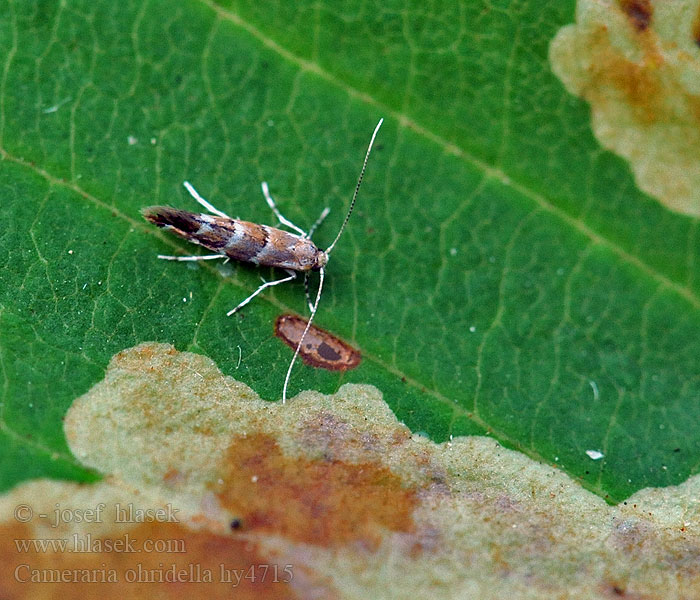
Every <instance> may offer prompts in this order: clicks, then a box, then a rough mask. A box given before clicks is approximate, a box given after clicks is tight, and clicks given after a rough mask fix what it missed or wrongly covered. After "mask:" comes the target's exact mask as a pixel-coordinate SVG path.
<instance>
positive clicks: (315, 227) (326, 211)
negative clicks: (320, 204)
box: [309, 206, 331, 238]
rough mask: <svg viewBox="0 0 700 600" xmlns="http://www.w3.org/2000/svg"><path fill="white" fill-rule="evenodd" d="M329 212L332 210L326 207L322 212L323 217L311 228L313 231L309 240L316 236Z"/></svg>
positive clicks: (310, 230)
mask: <svg viewBox="0 0 700 600" xmlns="http://www.w3.org/2000/svg"><path fill="white" fill-rule="evenodd" d="M329 212H331V209H330V208H328V207H327V206H326V208H324V209H323V211H322V212H321V216H319V218H318V219H316V222H315V223H314V224H313V225H312V226H311V229H309V238H310V237H311V236H312V235H313V234H314V231H316V230H317V229H318V226H319V225H320V224H321V223H323V221H324V219H325V218H326V217H327V216H328V213H329Z"/></svg>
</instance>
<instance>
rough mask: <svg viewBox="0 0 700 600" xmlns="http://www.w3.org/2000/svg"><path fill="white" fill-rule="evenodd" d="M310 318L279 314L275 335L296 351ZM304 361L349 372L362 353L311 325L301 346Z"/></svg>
mask: <svg viewBox="0 0 700 600" xmlns="http://www.w3.org/2000/svg"><path fill="white" fill-rule="evenodd" d="M307 323H308V321H307V320H306V319H302V318H301V317H297V316H294V315H280V316H279V317H277V320H276V321H275V335H276V336H277V337H278V338H279V339H281V340H282V341H283V342H284V343H285V344H287V346H289V347H290V348H291V349H292V350H296V348H297V346H298V345H299V340H300V339H301V336H302V335H303V334H304V330H305V329H306V325H307ZM299 356H301V359H302V360H303V361H304V363H305V364H307V365H310V366H312V367H318V368H320V369H327V370H329V371H347V370H349V369H354V368H355V367H357V366H358V365H359V364H360V361H361V360H362V356H361V355H360V352H359V350H355V348H353V347H352V346H350V345H349V344H346V343H345V342H344V341H343V340H341V339H339V338H337V337H335V336H334V335H333V334H331V333H329V332H327V331H324V330H323V329H321V328H320V327H316V326H315V325H311V327H309V330H308V331H307V332H306V335H305V336H304V343H303V344H302V345H301V347H300V348H299Z"/></svg>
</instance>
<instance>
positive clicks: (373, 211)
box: [0, 0, 700, 501]
mask: <svg viewBox="0 0 700 600" xmlns="http://www.w3.org/2000/svg"><path fill="white" fill-rule="evenodd" d="M0 8H1V9H2V14H3V15H6V16H5V18H4V19H3V20H2V22H1V23H0V56H3V57H4V59H3V61H2V70H1V71H0V73H1V78H0V153H1V156H2V159H3V160H2V162H1V163H0V198H1V201H0V222H1V223H2V228H1V229H0V267H2V268H1V270H0V324H1V329H0V378H1V380H0V383H1V387H0V390H1V391H2V402H3V404H2V415H1V418H0V423H1V425H0V434H1V435H3V436H4V438H5V442H6V444H5V445H4V446H3V447H5V448H7V450H6V451H5V452H4V453H3V460H2V463H1V465H0V469H1V470H0V478H1V480H2V484H3V486H4V487H9V486H11V485H13V484H14V483H16V482H17V481H20V480H22V479H25V478H28V477H36V476H40V475H44V476H53V477H69V478H77V479H81V478H89V477H92V475H91V474H89V473H87V472H86V471H84V470H82V469H81V468H80V467H79V466H78V465H77V464H76V463H75V461H74V459H73V458H72V457H71V456H70V454H69V452H68V450H67V447H66V444H65V440H64V438H63V433H62V428H61V416H62V415H63V414H64V413H65V411H66V409H67V408H68V406H69V405H70V404H71V402H72V400H73V399H74V398H75V397H77V396H78V395H80V394H82V393H84V392H85V391H87V390H88V389H89V388H90V387H91V386H92V385H93V384H94V383H95V382H96V381H98V380H99V379H100V378H101V376H102V373H103V372H104V369H105V367H106V365H107V362H108V361H109V359H110V357H111V356H112V355H113V354H115V353H116V352H118V351H119V350H121V349H123V348H126V347H130V346H133V345H135V344H137V343H139V342H142V341H146V340H153V341H160V342H168V343H173V344H175V346H176V347H177V348H178V349H181V350H193V351H196V352H201V353H203V354H206V355H207V356H209V357H211V358H212V359H213V360H214V361H215V362H216V363H217V364H218V365H219V366H220V367H221V368H222V370H223V371H224V372H225V373H226V374H229V375H232V376H233V377H235V378H238V379H240V380H242V381H244V382H245V383H247V384H249V385H250V386H251V387H253V388H254V389H255V390H256V391H257V392H258V393H259V394H260V395H261V396H262V397H263V398H266V399H269V400H274V399H278V398H279V397H280V395H281V387H282V381H283V378H284V373H285V371H286V368H287V365H288V361H289V359H290V357H291V352H290V351H289V349H288V348H287V347H286V346H285V345H284V344H282V343H281V342H280V341H279V340H278V339H276V338H275V337H274V335H273V324H274V321H275V318H276V317H277V316H278V315H280V314H281V313H284V312H290V311H291V312H297V313H300V314H304V310H305V302H304V293H303V285H302V284H301V283H300V282H299V283H295V284H293V285H288V286H281V287H278V288H276V289H274V290H268V291H266V292H265V293H264V295H263V296H262V297H260V298H258V299H256V301H254V302H253V303H251V304H250V305H249V306H247V307H246V308H245V310H244V311H243V312H242V313H241V314H240V315H236V316H234V317H232V318H227V317H226V316H225V313H226V312H227V310H229V309H230V308H232V307H233V306H235V305H236V304H238V302H239V301H240V300H241V299H242V298H244V297H245V296H246V295H248V294H249V293H250V292H251V291H252V290H254V289H255V287H257V285H259V282H260V279H259V277H260V276H261V275H262V276H263V277H264V278H266V279H272V278H275V277H277V276H278V275H277V274H276V273H275V272H272V271H270V270H259V269H255V268H253V267H251V266H246V265H231V264H229V265H215V264H211V263H209V264H198V265H197V264H191V265H187V264H179V263H172V262H166V261H159V260H158V259H157V258H156V255H157V254H159V253H160V254H174V253H183V254H189V253H197V252H198V250H197V248H194V247H189V246H188V245H187V244H186V243H185V242H182V241H180V240H176V239H174V238H172V237H169V236H167V235H166V234H163V233H162V232H159V231H157V230H155V228H153V227H152V226H150V225H149V224H147V223H146V222H144V221H143V220H142V219H141V218H140V215H139V210H140V208H142V207H144V206H148V205H156V204H167V205H172V206H177V207H179V208H185V209H191V210H195V206H194V203H193V202H192V200H191V198H189V197H188V196H187V194H186V192H185V191H184V190H183V188H182V182H183V181H184V180H189V181H191V182H192V183H193V185H195V187H196V188H197V189H198V190H199V191H200V193H202V195H204V196H205V197H206V198H208V199H209V200H210V201H211V202H212V203H213V204H214V205H215V206H217V207H218V208H219V209H221V210H223V211H224V212H226V213H228V214H230V215H232V216H240V217H241V218H243V219H246V220H251V221H256V222H263V223H268V224H271V225H274V221H273V219H272V217H271V215H270V214H269V209H268V207H267V206H266V204H265V202H264V201H263V198H262V195H261V193H260V187H259V185H260V182H261V181H268V182H269V184H270V189H271V192H272V195H273V196H274V197H275V198H276V200H277V202H278V204H279V207H280V209H281V210H282V212H283V213H284V214H285V215H286V216H287V217H288V218H289V219H291V220H292V221H294V222H296V223H298V224H299V225H301V226H303V227H308V226H309V225H310V224H311V223H312V222H313V221H314V220H315V219H316V217H317V216H318V214H319V213H320V211H321V210H322V208H323V207H324V206H327V205H328V206H330V207H331V210H332V212H331V216H330V217H329V218H328V219H327V221H326V222H325V223H324V225H323V227H322V228H321V229H320V230H319V231H318V233H317V235H316V236H315V240H316V241H317V243H318V244H319V246H320V247H325V246H326V245H328V244H329V243H330V242H331V241H332V239H333V237H334V236H335V233H336V231H337V227H339V225H340V223H341V221H342V218H343V214H344V211H345V210H346V207H347V204H348V202H349V199H350V196H351V193H352V190H353V187H354V185H355V181H356V178H357V175H358V172H359V169H360V166H361V162H362V158H363V154H364V151H365V148H366V145H367V142H368V140H369V136H370V134H371V131H372V128H373V127H374V125H375V124H376V122H377V120H378V118H379V117H380V116H384V117H386V122H385V125H384V127H383V128H382V130H381V132H380V135H379V137H378V141H377V146H376V149H375V152H374V154H373V155H372V157H371V159H370V164H369V167H368V172H367V176H366V179H365V183H364V184H363V188H362V190H361V192H360V196H359V200H358V206H357V209H356V212H355V213H354V215H353V217H352V219H351V221H350V224H349V227H348V230H347V232H346V233H345V235H344V237H343V238H342V240H341V242H340V244H339V245H338V247H337V248H336V250H335V251H334V253H333V255H332V259H331V261H330V263H329V268H328V277H327V287H326V289H325V292H324V297H323V299H322V302H321V307H320V309H319V314H318V317H317V323H318V325H319V326H321V327H323V328H324V329H327V330H329V331H331V332H333V333H334V334H335V335H338V336H340V337H341V338H343V339H345V340H347V341H348V342H350V343H352V344H353V345H354V346H355V347H357V348H358V349H360V351H361V352H362V354H363V362H362V364H361V366H360V367H359V368H358V369H356V370H353V371H349V372H347V373H345V374H338V373H330V372H326V371H322V370H318V369H315V370H314V369H311V368H309V367H306V366H302V365H301V364H299V365H297V367H296V368H295V371H294V373H293V375H292V381H291V389H290V392H291V393H292V394H294V393H295V392H296V391H299V390H301V389H307V388H310V389H318V390H320V391H322V392H325V393H330V392H333V391H335V390H336V389H337V388H338V387H339V385H341V384H342V383H345V382H364V383H371V384H374V385H376V386H377V387H379V388H380V389H381V390H382V391H383V392H384V395H385V398H386V400H387V401H388V403H389V404H390V405H391V406H392V408H393V409H394V410H395V411H396V414H397V416H398V418H399V419H401V420H403V421H405V422H406V423H407V424H408V425H409V426H410V427H411V428H412V429H413V430H414V431H421V432H424V433H425V434H426V435H429V436H430V437H431V438H433V439H435V440H436V441H442V440H444V439H447V438H448V437H449V436H450V435H454V436H456V435H465V434H475V433H479V434H483V433H489V434H491V435H493V436H494V437H495V438H496V439H498V440H499V441H501V442H502V443H504V444H506V445H508V446H511V447H514V448H518V449H520V450H522V451H524V452H526V453H527V454H529V455H530V456H533V457H535V458H539V459H542V460H544V461H548V462H552V463H556V464H558V465H560V466H561V467H562V468H563V469H565V470H566V471H567V472H568V473H570V474H572V475H574V476H577V477H580V478H581V479H582V481H583V483H584V484H585V485H586V486H587V487H589V488H590V489H593V490H594V491H596V492H597V493H599V494H601V495H602V496H604V497H606V498H607V499H608V500H610V501H616V500H621V499H623V498H625V497H627V496H628V495H629V494H630V493H632V492H634V491H635V490H638V489H640V488H642V487H645V486H662V485H669V484H674V483H679V482H681V481H683V480H684V479H686V478H687V477H688V476H689V475H690V474H692V473H695V472H697V462H698V461H697V457H698V450H699V449H700V448H699V446H700V439H699V434H698V432H697V427H696V426H695V423H696V421H697V418H698V411H699V410H700V409H699V408H698V403H697V398H698V392H699V391H700V390H699V387H700V378H698V376H697V356H698V353H699V352H700V335H699V334H700V320H699V318H698V307H699V306H700V301H699V299H698V291H699V287H698V286H699V283H698V282H699V281H700V278H699V277H698V276H697V271H698V263H697V261H696V260H695V256H696V255H697V251H698V236H697V221H696V220H693V219H691V218H688V217H685V216H680V215H676V214H673V213H671V212H669V211H668V210H666V209H664V208H662V207H661V206H660V205H659V204H658V203H657V202H655V201H654V200H653V199H651V198H649V197H647V196H645V195H644V194H642V193H641V192H640V191H638V190H637V188H636V186H635V184H634V180H633V178H632V176H631V175H630V172H629V169H628V167H627V165H626V164H625V163H624V162H623V161H622V160H621V159H619V158H617V157H615V156H613V155H612V154H610V153H608V152H605V151H604V150H602V149H601V148H600V146H599V145H598V143H597V142H596V141H595V139H594V138H593V136H592V134H591V132H590V122H589V115H588V109H587V106H586V105H585V103H584V102H582V101H580V100H578V99H576V98H574V97H572V96H571V95H570V94H569V93H568V92H566V91H565V89H564V87H563V86H562V84H561V83H560V82H559V81H558V80H557V78H556V77H555V76H554V75H553V74H552V72H551V69H550V66H549V63H548V58H547V52H548V47H549V43H550V41H551V39H552V38H553V37H554V35H555V34H556V32H557V30H558V29H559V28H560V27H561V26H562V25H564V24H566V23H568V22H570V21H572V20H573V9H574V6H573V3H571V2H554V1H551V2H546V3H543V2H534V1H522V2H503V3H496V4H494V3H489V4H486V3H463V4H449V5H446V6H443V7H440V8H438V7H433V8H427V7H426V6H425V5H424V3H414V4H406V3H401V4H392V3H388V4H387V3H378V4H365V3H356V2H349V3H332V4H324V5H319V4H318V3H304V2H302V3H293V4H288V5H287V4H280V5H275V6H274V7H270V6H266V5H260V4H259V3H253V2H249V3H248V2H231V3H225V4H223V5H217V4H211V3H206V2H204V3H202V2H200V3H195V2H186V3H177V4H176V5H173V4H172V3H168V2H164V1H162V0H154V1H150V2H140V3H137V2H125V3H118V4H117V3H107V2H101V1H94V2H89V3H88V2H71V3H68V4H60V3H53V2H26V3H25V2H23V3H19V2H14V1H9V2H8V1H4V2H0ZM588 450H595V451H599V452H601V453H602V454H603V455H604V457H603V458H602V459H601V460H597V461H594V460H592V459H591V458H590V457H589V455H587V454H586V451H588Z"/></svg>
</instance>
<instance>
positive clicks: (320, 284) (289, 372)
mask: <svg viewBox="0 0 700 600" xmlns="http://www.w3.org/2000/svg"><path fill="white" fill-rule="evenodd" d="M380 124H381V122H380ZM324 275H325V270H324V269H323V268H322V269H321V270H320V271H319V282H318V292H316V301H315V302H314V307H313V309H312V310H311V316H310V317H309V321H308V323H307V324H306V327H305V328H304V333H302V334H301V339H300V340H299V343H298V344H297V349H296V350H295V351H294V356H293V357H292V362H290V363H289V368H288V369H287V376H286V377H285V378H284V387H283V388H282V404H286V402H287V385H288V384H289V378H290V377H291V376H292V368H293V367H294V362H295V361H296V359H297V356H299V351H300V350H301V345H302V344H303V343H304V338H305V337H306V334H307V333H308V332H309V328H310V327H311V322H312V321H313V320H314V317H315V316H316V309H317V308H318V303H319V301H320V300H321V290H322V289H323V278H324Z"/></svg>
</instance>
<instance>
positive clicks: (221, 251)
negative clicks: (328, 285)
mask: <svg viewBox="0 0 700 600" xmlns="http://www.w3.org/2000/svg"><path fill="white" fill-rule="evenodd" d="M383 122H384V119H380V120H379V123H377V126H376V127H375V128H374V132H373V133H372V138H371V139H370V142H369V146H368V147H367V152H366V153H365V159H364V162H363V163H362V169H361V170H360V176H359V178H358V180H357V184H356V185H355V191H354V193H353V195H352V200H351V202H350V207H349V208H348V212H347V214H346V215H345V219H344V220H343V224H342V225H341V226H340V229H339V230H338V233H337V235H336V236H335V239H334V240H333V243H332V244H331V245H330V246H328V248H326V249H325V250H321V249H320V248H318V247H317V246H316V244H314V243H313V242H312V241H311V236H312V235H313V233H314V232H315V231H316V229H317V228H318V227H319V225H320V224H321V223H322V222H323V220H324V219H325V218H326V217H327V216H328V213H329V212H330V211H329V209H328V208H325V209H323V211H322V212H321V215H320V216H319V218H318V219H317V220H316V222H315V223H314V224H313V225H312V226H311V228H310V229H309V231H308V232H307V231H304V230H303V229H302V228H301V227H298V226H296V225H295V224H294V223H292V222H291V221H290V220H288V219H286V218H285V217H284V216H283V215H282V213H281V212H280V211H279V209H278V208H277V205H276V204H275V201H274V200H273V199H272V196H271V195H270V189H269V187H268V185H267V183H266V182H265V181H263V182H262V184H261V187H262V192H263V196H264V197H265V201H266V202H267V204H268V206H269V207H270V209H272V212H273V213H274V215H275V217H276V218H277V220H278V222H279V225H281V226H285V227H287V228H288V229H291V230H292V231H294V233H290V232H289V231H284V230H282V229H278V228H277V227H270V226H268V225H259V224H257V223H251V222H248V221H241V220H240V219H233V218H232V217H229V216H228V215H227V214H225V213H223V212H221V211H220V210H218V209H217V208H215V207H214V206H213V205H211V204H210V203H209V202H207V200H205V199H204V198H202V196H200V195H199V193H198V192H197V190H195V189H194V187H193V186H192V184H190V182H189V181H185V182H184V184H183V185H184V186H185V188H186V189H187V191H188V192H189V193H190V195H191V196H192V197H193V198H194V199H195V200H196V201H197V202H199V204H200V205H202V206H203V207H204V208H205V209H206V210H207V211H208V212H209V213H211V214H204V213H193V212H189V211H186V210H180V209H177V208H171V207H169V206H149V207H147V208H144V209H142V211H141V214H142V215H143V216H144V218H145V219H146V220H148V221H150V222H151V223H153V224H154V225H157V226H158V227H162V228H163V229H166V230H168V231H171V232H172V233H174V234H175V235H177V236H179V237H181V238H184V239H186V240H187V241H188V242H192V243H193V244H198V245H199V246H203V247H205V248H207V249H209V250H212V251H214V252H215V253H216V254H205V255H196V256H166V255H163V254H159V255H158V258H161V259H163V260H176V261H198V260H216V259H225V260H237V261H240V262H249V263H252V264H255V265H260V266H266V267H275V268H277V269H283V270H284V271H285V272H286V273H287V276H286V277H283V278H281V279H276V280H274V281H266V282H264V283H263V284H262V285H261V286H260V287H258V289H256V290H255V291H254V292H253V293H252V294H251V295H250V296H248V297H247V298H246V299H245V300H243V301H242V302H240V303H239V304H238V306H236V307H235V308H233V309H231V310H230V311H228V313H226V314H227V316H231V315H232V314H234V313H235V312H237V311H238V310H240V309H241V308H243V307H244V306H245V305H246V304H248V303H249V302H250V301H251V300H252V299H253V298H255V296H257V295H258V294H260V293H261V292H262V291H263V290H265V289H266V288H269V287H272V286H275V285H279V284H281V283H286V282H288V281H292V280H293V279H295V278H296V277H297V275H298V274H300V273H303V274H304V287H305V290H306V301H307V304H308V306H309V310H310V312H311V314H310V316H309V320H308V322H307V324H306V327H305V328H304V331H303V333H302V334H301V337H300V339H299V343H298V344H297V347H296V350H295V351H294V356H293V357H292V360H291V362H290V363H289V368H288V369H287V375H286V376H285V379H284V387H283V388H282V403H283V404H284V403H286V402H287V387H288V385H289V379H290V377H291V374H292V369H293V368H294V363H295V361H296V359H297V356H298V355H299V351H300V349H301V345H302V344H303V342H304V338H305V337H306V334H307V333H308V332H309V328H310V327H311V323H312V321H313V319H314V317H315V316H316V311H317V310H318V303H319V301H320V300H321V292H322V291H323V280H324V278H325V273H326V265H327V264H328V258H329V256H330V254H331V252H332V251H333V248H335V245H336V244H337V243H338V240H339V239H340V236H341V235H342V234H343V231H345V227H346V225H347V224H348V220H349V219H350V215H351V214H352V211H353V209H354V208H355V201H356V200H357V194H358V192H359V191H360V186H361V185H362V178H363V177H364V175H365V169H366V168H367V161H368V160H369V155H370V153H371V151H372V146H373V145H374V140H375V138H376V137H377V133H378V132H379V128H380V127H381V126H382V123H383ZM311 271H318V274H319V283H318V290H317V292H316V298H315V300H314V302H313V303H312V302H311V298H310V295H309V274H310V272H311Z"/></svg>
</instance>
